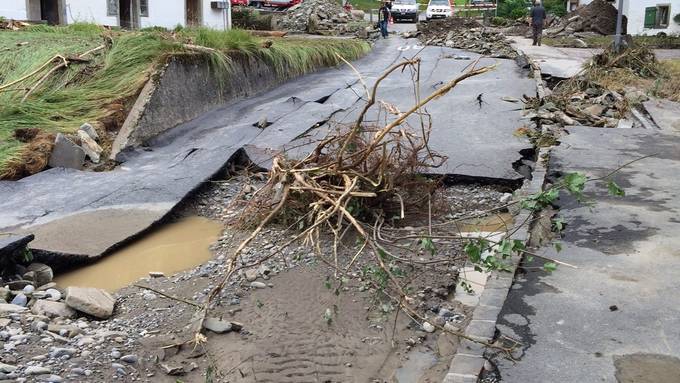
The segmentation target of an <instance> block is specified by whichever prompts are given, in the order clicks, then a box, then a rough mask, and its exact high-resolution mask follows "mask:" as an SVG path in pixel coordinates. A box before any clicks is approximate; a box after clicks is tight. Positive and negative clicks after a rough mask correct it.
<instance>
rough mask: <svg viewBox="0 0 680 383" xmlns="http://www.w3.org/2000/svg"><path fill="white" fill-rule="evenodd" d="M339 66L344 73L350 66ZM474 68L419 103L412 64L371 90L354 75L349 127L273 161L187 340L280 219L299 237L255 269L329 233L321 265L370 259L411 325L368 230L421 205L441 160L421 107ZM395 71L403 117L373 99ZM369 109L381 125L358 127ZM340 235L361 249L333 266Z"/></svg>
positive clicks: (343, 267)
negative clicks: (406, 98)
mask: <svg viewBox="0 0 680 383" xmlns="http://www.w3.org/2000/svg"><path fill="white" fill-rule="evenodd" d="M347 64H348V65H350V67H351V64H349V63H347ZM476 64H477V63H475V65H473V66H472V67H471V69H469V70H468V71H467V72H465V73H463V74H462V75H460V76H459V77H457V78H455V79H453V80H451V81H449V82H448V83H446V84H444V85H443V86H441V87H440V88H439V89H437V90H436V91H435V92H433V93H432V94H430V95H429V96H427V97H425V98H422V99H421V98H420V95H419V91H418V89H419V86H420V85H419V83H418V71H419V67H420V59H419V58H413V59H410V60H405V61H402V62H400V63H397V64H395V65H393V66H392V67H390V68H388V69H387V71H386V72H385V73H383V74H382V76H380V77H379V78H378V79H377V80H376V82H375V84H374V85H373V86H372V88H371V89H369V88H368V86H367V85H366V84H365V82H364V81H363V79H361V76H359V77H360V80H361V83H362V84H363V86H364V90H365V91H366V100H367V102H366V105H365V106H364V108H363V110H362V111H361V112H360V114H359V116H358V118H357V119H356V121H355V122H354V123H352V124H351V125H342V126H335V127H333V129H332V130H331V133H330V134H329V135H328V136H327V137H326V138H325V139H323V140H321V141H320V142H318V143H317V145H316V147H315V148H314V149H313V150H312V151H311V153H310V154H309V155H307V156H306V157H305V158H302V159H299V160H294V159H290V158H286V157H284V156H278V157H276V158H274V160H273V165H272V168H271V171H270V172H269V180H268V182H267V183H266V185H265V186H264V187H262V188H261V189H260V190H258V191H257V192H256V193H255V194H254V196H253V198H252V199H251V200H250V201H249V202H248V203H247V206H246V207H245V209H244V210H243V214H242V215H241V220H240V224H241V225H242V227H243V226H245V227H250V228H252V227H253V226H255V225H257V226H256V227H255V229H254V230H252V232H251V233H250V235H249V236H248V237H247V238H246V239H245V240H244V241H243V242H242V243H241V244H240V246H239V247H238V248H237V249H236V250H235V252H234V254H233V255H232V256H231V257H230V258H229V260H228V262H227V268H226V271H225V275H224V279H223V280H222V281H221V283H220V284H218V285H217V286H216V287H215V288H214V289H213V290H212V291H211V293H210V294H209V296H208V300H207V302H206V303H205V305H204V307H203V308H202V310H201V312H200V313H199V314H200V315H199V318H200V319H198V320H197V321H196V323H195V327H194V328H195V330H196V337H195V341H196V342H199V343H200V342H202V341H205V337H204V336H203V335H202V334H200V329H201V325H202V322H203V320H204V319H205V318H206V315H207V312H208V310H209V307H210V303H211V300H212V299H214V298H215V297H216V296H217V295H218V294H219V292H220V291H221V290H222V288H223V287H224V286H225V284H226V282H227V281H228V280H229V278H230V277H231V276H232V275H233V274H234V273H235V272H236V271H238V270H239V269H244V268H248V267H252V266H254V264H249V265H242V264H240V263H239V260H240V255H241V252H242V251H243V249H244V248H245V247H246V246H247V245H248V244H249V243H250V242H251V241H252V240H253V239H254V238H255V237H256V236H257V235H258V234H259V233H260V231H261V230H262V229H263V228H264V227H265V226H266V225H267V224H269V223H271V222H273V221H274V220H276V219H278V218H280V217H282V216H286V217H291V216H292V217H295V220H296V222H295V223H294V225H295V226H296V227H299V228H301V229H300V232H299V233H298V234H297V235H296V236H295V237H294V238H293V239H291V240H290V241H289V242H287V243H284V244H280V245H279V246H278V247H277V248H276V249H275V250H274V251H273V252H271V253H270V254H268V255H265V256H264V257H263V258H264V259H261V260H259V261H258V262H257V263H258V264H259V263H261V262H263V261H264V260H265V259H268V258H270V257H273V256H275V255H277V254H279V253H280V252H281V250H283V249H285V248H286V247H287V246H288V245H290V244H291V243H293V242H295V241H297V240H301V239H305V240H308V241H309V242H308V243H312V244H314V243H317V244H318V239H319V237H320V235H321V234H331V235H332V237H333V239H334V246H333V247H334V251H333V253H334V254H333V256H334V258H333V259H332V260H329V261H327V262H328V264H329V265H330V266H331V267H333V268H334V269H335V270H336V274H344V273H345V272H347V271H348V270H350V268H351V267H352V266H353V265H354V264H355V262H356V261H357V259H358V258H359V257H362V256H368V255H370V256H372V258H373V259H374V260H372V261H371V263H374V264H375V266H376V268H380V269H382V270H383V272H384V273H385V275H387V276H388V277H389V280H390V281H391V286H390V287H391V289H392V291H393V292H394V293H395V296H396V297H394V299H395V301H397V302H398V303H399V304H400V305H401V306H402V309H403V310H404V311H405V312H406V313H407V314H408V315H411V316H413V317H416V318H418V317H419V316H418V314H417V313H416V312H415V310H414V309H412V308H410V307H409V306H408V305H407V304H406V303H405V302H407V301H408V297H406V294H405V293H404V290H403V289H402V286H400V284H399V283H398V282H397V279H395V277H394V275H392V272H391V271H390V268H389V267H388V266H387V265H386V264H385V263H386V261H385V258H386V257H385V254H386V253H387V250H385V248H384V247H383V245H381V243H380V241H379V240H378V235H377V234H376V230H375V229H376V228H377V227H379V226H381V225H382V222H383V221H384V219H385V217H393V216H395V215H396V216H398V217H401V218H404V216H405V212H406V211H407V210H408V209H409V208H410V207H414V206H419V207H422V206H423V204H426V205H427V203H428V201H429V197H430V192H431V191H432V190H431V188H433V187H434V186H433V185H432V182H430V181H428V180H427V179H426V178H423V177H422V176H420V175H419V174H421V173H422V172H423V171H424V170H426V169H427V168H431V167H437V166H440V165H441V164H442V163H443V162H444V161H445V160H446V158H445V157H443V156H441V155H438V154H436V153H433V152H432V151H431V150H430V149H429V147H428V140H429V136H430V129H431V124H430V118H429V115H428V114H427V112H426V111H425V109H424V106H425V105H426V104H427V103H429V102H431V101H433V100H435V99H437V98H439V97H441V96H444V95H445V94H447V93H448V92H449V91H451V90H452V89H453V88H454V87H455V86H456V85H457V84H458V83H460V82H461V81H463V80H465V79H467V78H470V77H473V76H477V75H480V74H482V73H485V72H488V71H490V70H492V69H493V67H481V68H476ZM352 69H354V68H353V67H352ZM399 70H401V71H410V72H411V74H412V78H413V82H414V85H415V86H414V89H415V91H414V99H415V102H414V105H413V106H412V107H411V108H410V109H409V110H407V111H404V112H402V111H399V110H398V109H397V108H396V107H395V106H394V105H391V104H388V103H386V102H383V101H378V100H377V99H376V93H377V90H378V88H379V86H380V84H381V82H382V81H383V80H384V79H385V78H387V77H388V76H389V75H391V74H392V73H394V72H395V71H399ZM355 71H356V70H355ZM357 74H358V73H357ZM372 108H376V109H377V111H378V113H381V114H383V115H385V116H387V117H385V119H384V120H385V124H384V125H374V124H368V123H366V122H365V121H364V119H365V116H366V115H367V113H368V112H369V110H372ZM416 121H417V122H418V124H419V125H420V126H416V127H415V128H414V126H412V125H416V123H415V122H416ZM409 122H411V123H410V124H409ZM288 222H290V221H288ZM348 229H352V230H354V231H355V232H356V233H357V234H358V235H359V237H360V239H361V240H362V242H363V245H362V246H361V248H360V250H359V251H358V252H357V253H356V254H355V255H354V256H353V257H351V258H350V259H347V260H345V261H343V262H344V264H340V261H339V259H338V253H337V250H338V249H337V248H338V243H339V242H340V239H341V237H342V235H343V233H344V232H346V231H347V230H348ZM315 248H317V249H318V247H315ZM319 255H321V254H319Z"/></svg>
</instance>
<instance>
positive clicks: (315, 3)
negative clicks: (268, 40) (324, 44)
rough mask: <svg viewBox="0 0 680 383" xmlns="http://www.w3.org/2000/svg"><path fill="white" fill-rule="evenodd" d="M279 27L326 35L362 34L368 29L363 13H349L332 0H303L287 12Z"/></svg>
mask: <svg viewBox="0 0 680 383" xmlns="http://www.w3.org/2000/svg"><path fill="white" fill-rule="evenodd" d="M278 27H279V28H281V29H283V30H288V31H293V32H305V33H311V34H318V35H324V36H338V35H347V34H359V35H361V34H362V33H364V34H365V31H366V23H365V22H363V13H361V14H360V13H358V12H356V13H355V12H352V13H347V12H345V10H344V9H343V8H342V6H340V4H339V3H338V2H335V1H332V0H306V1H303V2H302V3H300V4H298V5H296V6H294V7H291V8H290V9H289V10H288V11H287V12H286V15H285V16H284V17H283V18H282V19H281V21H280V23H279V25H278ZM364 37H365V36H364Z"/></svg>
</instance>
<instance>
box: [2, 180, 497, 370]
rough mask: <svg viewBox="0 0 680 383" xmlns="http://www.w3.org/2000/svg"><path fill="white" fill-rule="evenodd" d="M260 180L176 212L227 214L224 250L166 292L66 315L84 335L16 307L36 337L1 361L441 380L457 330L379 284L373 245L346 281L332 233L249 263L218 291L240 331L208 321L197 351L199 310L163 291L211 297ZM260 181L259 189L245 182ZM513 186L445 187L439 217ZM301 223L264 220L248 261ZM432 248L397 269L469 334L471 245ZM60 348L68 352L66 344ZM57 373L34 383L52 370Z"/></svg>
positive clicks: (407, 253)
mask: <svg viewBox="0 0 680 383" xmlns="http://www.w3.org/2000/svg"><path fill="white" fill-rule="evenodd" d="M262 182H263V177H261V176H256V177H251V178H245V177H244V176H237V177H234V178H231V179H228V180H223V181H217V182H212V183H210V184H209V185H207V186H206V187H204V188H202V189H201V190H199V191H198V192H197V194H196V195H195V197H194V198H192V199H191V200H189V201H187V203H185V204H184V206H182V208H181V209H179V210H178V212H177V216H178V217H180V216H186V215H201V216H205V217H208V218H211V219H214V220H218V221H222V222H225V227H226V228H225V231H224V233H223V235H222V236H221V238H220V239H219V240H218V241H217V243H215V244H214V245H213V246H212V251H213V253H214V255H215V258H214V259H213V260H211V261H208V262H207V263H204V264H202V265H200V266H198V267H196V268H194V269H192V270H188V271H185V272H181V273H178V274H176V275H173V276H168V277H161V278H147V279H145V280H141V281H139V282H138V284H140V285H145V286H148V287H151V288H152V289H154V290H157V291H156V292H153V291H151V290H145V289H141V288H139V287H134V286H130V287H126V288H124V289H122V290H120V291H119V292H118V293H117V297H118V301H117V302H118V303H117V307H116V312H115V315H114V317H113V318H112V319H110V320H107V321H101V322H96V321H90V320H82V319H81V320H79V321H75V322H74V321H68V320H65V321H64V320H62V324H64V325H66V326H73V327H75V328H78V329H79V330H78V332H79V334H77V335H75V336H74V337H69V336H70V335H72V334H66V333H63V335H64V336H60V337H58V338H55V337H54V336H49V335H46V332H47V331H44V329H41V328H37V327H36V325H35V322H36V321H38V320H40V319H41V318H37V319H36V318H34V316H32V315H22V316H21V317H19V316H17V317H16V320H14V321H12V322H11V323H9V324H8V325H7V326H8V328H10V327H11V328H14V330H13V331H14V332H15V333H16V334H20V335H25V341H23V343H21V344H18V345H17V346H16V349H15V350H14V351H15V352H13V353H12V354H8V353H2V354H0V361H2V362H3V363H8V364H12V365H20V366H27V365H31V364H33V365H36V366H41V367H47V368H48V369H49V370H50V371H49V374H52V375H57V377H58V378H60V379H62V380H63V381H78V382H81V381H92V382H95V381H96V382H101V381H159V382H175V381H182V382H207V381H211V382H400V381H401V382H406V381H408V382H412V381H417V382H439V381H441V379H442V377H443V376H444V375H445V373H446V371H447V370H448V365H449V363H450V359H451V356H452V354H453V353H454V352H455V349H456V347H457V339H456V337H455V336H453V335H451V334H448V333H445V332H443V331H440V330H436V331H431V330H432V329H431V328H427V326H421V324H420V323H419V322H418V321H416V320H414V319H413V318H410V317H409V316H407V315H406V314H405V313H404V312H403V311H401V312H400V310H397V307H398V303H397V302H395V301H394V300H392V299H390V297H389V296H388V295H386V294H384V293H382V292H381V283H380V276H379V275H378V273H376V271H375V270H373V269H371V268H370V267H369V266H370V264H371V262H370V258H368V257H370V254H366V255H364V256H362V257H360V258H359V259H358V261H357V262H355V264H354V265H353V267H352V268H351V269H350V270H349V271H348V273H347V274H345V276H344V277H339V276H338V277H336V275H335V274H336V273H335V270H334V268H333V267H332V265H333V263H334V260H333V256H332V251H331V248H332V242H331V241H330V238H320V241H319V248H320V249H321V251H320V253H318V254H315V252H314V251H313V249H311V248H310V247H309V246H307V245H305V244H302V243H299V244H295V245H293V246H291V247H290V248H288V249H286V250H285V251H283V252H282V253H281V254H280V255H277V256H274V257H272V258H270V259H268V260H266V261H264V262H262V263H261V264H259V265H257V266H255V267H252V268H251V269H250V270H249V271H248V272H247V273H246V272H245V271H244V270H242V271H240V272H239V274H238V275H237V276H236V277H234V278H232V280H230V281H229V282H228V284H227V286H226V287H225V289H224V290H223V291H222V293H221V294H220V295H219V296H218V298H217V299H215V300H214V301H213V303H214V304H213V308H212V309H211V310H210V313H209V316H210V317H213V318H215V319H218V320H219V319H221V320H223V321H228V322H230V323H232V331H229V332H226V333H222V334H217V333H214V332H211V331H208V332H207V333H206V336H207V342H204V343H202V344H201V345H200V346H197V347H194V346H193V344H190V343H186V342H187V341H189V340H191V339H192V336H193V331H192V329H191V324H192V321H193V320H194V319H195V318H196V317H195V312H196V311H197V306H194V305H192V304H190V303H186V302H181V301H180V300H175V299H169V298H166V297H164V296H163V294H168V295H171V296H175V297H178V298H180V299H181V300H184V301H187V302H193V303H195V304H196V305H200V304H202V303H203V302H205V300H206V297H207V294H208V293H209V291H210V290H211V288H212V287H213V286H215V285H216V284H217V283H218V282H219V281H220V280H221V279H222V276H223V271H224V269H225V267H226V266H225V263H226V260H227V259H228V257H229V256H230V255H231V254H232V252H233V250H234V249H235V248H236V247H237V246H238V244H239V243H240V241H241V240H242V239H243V238H244V237H245V236H246V235H247V234H248V232H247V231H241V230H237V229H234V228H233V227H231V226H228V225H227V224H226V223H227V222H231V221H233V218H234V217H235V216H236V214H237V213H238V209H239V207H236V205H233V204H231V202H232V201H233V199H247V198H248V195H249V194H250V193H252V192H253V191H254V190H255V188H256V187H257V186H258V184H261V183H262ZM248 183H250V184H252V186H247V187H245V188H243V185H244V184H248ZM244 190H245V192H244ZM507 191H508V190H504V189H503V188H494V187H490V186H479V185H456V186H449V187H446V188H444V189H442V191H441V192H440V193H439V196H438V197H437V198H436V201H435V203H433V205H434V206H436V207H437V209H435V210H434V214H433V224H437V223H439V222H443V221H444V220H449V219H454V218H458V217H460V216H462V215H463V214H471V213H472V214H474V213H479V212H482V211H485V210H487V209H489V208H493V207H496V206H500V205H502V204H503V203H502V202H501V201H505V200H507V198H508V195H507V194H506V193H505V192H507ZM415 217H416V218H414V219H413V220H412V221H411V222H409V224H410V225H412V226H418V225H425V224H427V217H428V215H427V214H426V212H425V213H423V212H420V214H417V215H415ZM495 225H498V223H497V222H496V223H495ZM461 227H462V230H467V229H469V230H473V229H474V227H472V226H470V225H468V226H465V225H463V226H461ZM293 233H294V231H287V230H285V227H284V226H272V227H269V228H267V229H265V230H264V231H263V233H262V234H261V235H260V236H259V237H258V238H257V239H256V240H255V241H253V243H251V244H250V245H249V246H248V248H247V249H246V250H245V251H244V253H243V262H244V263H246V264H248V263H252V262H257V261H258V260H261V259H262V257H264V256H265V255H266V254H268V253H270V252H271V251H272V249H275V248H276V246H277V245H279V244H281V243H283V242H285V241H287V240H288V239H290V238H291V236H292V235H293ZM399 233H400V234H401V235H408V233H409V227H406V228H402V230H400V231H399V232H392V233H391V234H393V235H396V234H399ZM434 245H435V247H436V252H435V254H431V253H430V252H429V251H427V250H426V249H423V248H422V246H421V245H420V244H419V243H418V240H417V239H414V240H413V242H412V243H411V244H409V245H408V246H407V249H394V250H393V251H394V254H395V255H397V256H399V257H403V258H408V259H412V260H413V263H411V264H409V263H403V262H402V263H398V264H395V267H398V268H399V274H400V275H402V277H401V278H402V280H403V281H404V283H407V282H408V287H407V290H408V291H409V294H410V296H411V297H412V299H413V300H412V301H411V302H409V303H410V304H411V306H412V307H416V308H417V310H418V313H419V314H420V315H422V316H423V317H425V318H427V321H428V322H430V323H431V324H434V325H436V326H441V327H444V328H447V329H449V330H452V331H456V330H460V329H463V328H464V327H465V325H466V324H467V322H468V321H469V316H470V313H471V310H472V308H471V307H467V306H464V305H462V304H460V303H458V302H457V301H455V300H454V299H453V292H454V290H455V288H456V278H457V275H458V271H457V270H458V268H459V267H460V266H462V265H463V263H464V262H463V261H462V260H461V259H459V258H460V255H461V249H460V245H451V244H440V243H438V242H437V241H435V243H434ZM359 246H360V243H357V241H356V238H353V237H352V234H351V233H349V234H348V235H347V236H346V239H345V240H344V243H343V245H342V246H340V248H339V252H338V258H339V261H338V262H339V264H347V263H348V260H349V259H350V258H351V257H353V256H354V254H355V253H356V251H357V249H358V247H359ZM187 256H191V254H187ZM457 258H458V259H457ZM430 261H439V262H436V263H431V262H430ZM130 267H134V265H130ZM386 291H387V292H388V293H389V290H386ZM159 292H160V293H159ZM161 293H163V294H161ZM398 312H399V314H398V315H397V313H398ZM19 322H21V330H18V328H19ZM53 322H54V320H53ZM424 327H425V328H424ZM239 328H240V331H236V330H238V329H239ZM426 330H428V331H426ZM16 334H15V335H16ZM0 335H1V334H0ZM45 338H53V339H52V340H51V341H46V340H45ZM55 347H56V348H57V349H59V348H67V349H69V350H68V351H61V352H60V351H57V352H55ZM21 371H23V367H22V370H21ZM47 375H48V374H42V375H34V376H32V377H29V378H28V380H29V381H33V380H40V379H47ZM23 376H25V374H23ZM36 376H38V377H39V378H35V377H36ZM48 380H49V379H48ZM53 380H54V381H58V379H53Z"/></svg>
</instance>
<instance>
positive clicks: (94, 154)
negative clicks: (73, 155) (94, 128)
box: [78, 130, 103, 164]
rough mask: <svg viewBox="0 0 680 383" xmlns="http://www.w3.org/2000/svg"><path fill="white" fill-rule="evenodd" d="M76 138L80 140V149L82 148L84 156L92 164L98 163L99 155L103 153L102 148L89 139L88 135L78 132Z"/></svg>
mask: <svg viewBox="0 0 680 383" xmlns="http://www.w3.org/2000/svg"><path fill="white" fill-rule="evenodd" d="M78 137H79V138H80V147H81V148H83V150H84V151H85V154H86V155H87V156H88V157H90V160H91V161H92V162H94V163H95V164H96V163H99V158H100V155H101V153H102V151H103V149H102V147H101V146H99V144H98V143H97V142H96V141H95V140H93V139H92V137H90V135H89V134H87V133H85V132H84V131H82V130H79V131H78Z"/></svg>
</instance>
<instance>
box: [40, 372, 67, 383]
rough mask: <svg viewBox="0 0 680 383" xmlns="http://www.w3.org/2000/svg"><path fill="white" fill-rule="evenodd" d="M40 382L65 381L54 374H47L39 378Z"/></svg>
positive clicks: (57, 382)
mask: <svg viewBox="0 0 680 383" xmlns="http://www.w3.org/2000/svg"><path fill="white" fill-rule="evenodd" d="M38 381H39V382H50V383H61V382H63V381H64V379H63V378H62V377H61V376H59V375H54V374H50V375H47V374H44V375H40V376H38Z"/></svg>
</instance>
